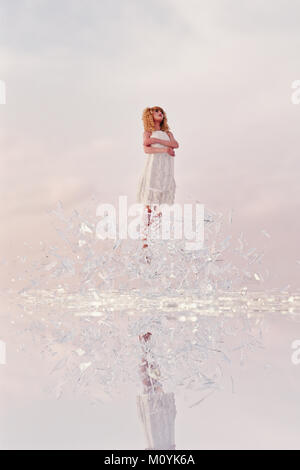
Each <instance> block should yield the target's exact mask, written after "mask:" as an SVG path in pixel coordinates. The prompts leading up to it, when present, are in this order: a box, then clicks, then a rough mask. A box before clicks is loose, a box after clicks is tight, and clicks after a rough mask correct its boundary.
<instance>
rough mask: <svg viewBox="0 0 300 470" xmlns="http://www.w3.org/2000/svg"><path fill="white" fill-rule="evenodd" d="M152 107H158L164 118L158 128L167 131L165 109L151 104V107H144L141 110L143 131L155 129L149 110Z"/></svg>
mask: <svg viewBox="0 0 300 470" xmlns="http://www.w3.org/2000/svg"><path fill="white" fill-rule="evenodd" d="M154 109H160V110H161V111H162V113H163V115H164V118H163V120H162V122H161V126H160V129H161V130H162V131H166V132H167V131H169V130H170V129H169V126H168V119H167V114H166V113H165V111H164V110H163V109H162V108H161V107H160V106H153V107H152V108H145V109H144V111H143V117H142V120H143V123H144V130H145V131H149V132H153V131H155V126H154V119H153V116H152V114H151V111H152V110H154Z"/></svg>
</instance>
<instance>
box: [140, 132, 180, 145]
mask: <svg viewBox="0 0 300 470" xmlns="http://www.w3.org/2000/svg"><path fill="white" fill-rule="evenodd" d="M151 134H152V132H149V131H145V132H144V145H146V146H148V145H151V144H161V145H164V146H166V147H171V148H173V147H174V144H173V143H172V141H171V140H165V139H158V138H157V137H151ZM169 138H170V137H169ZM175 146H176V145H175Z"/></svg>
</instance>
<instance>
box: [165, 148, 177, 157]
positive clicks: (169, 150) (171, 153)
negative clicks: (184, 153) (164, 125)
mask: <svg viewBox="0 0 300 470" xmlns="http://www.w3.org/2000/svg"><path fill="white" fill-rule="evenodd" d="M167 153H168V154H169V155H171V157H175V152H174V150H173V149H172V148H171V147H168V150H167Z"/></svg>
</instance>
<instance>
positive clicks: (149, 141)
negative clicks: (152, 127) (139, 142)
mask: <svg viewBox="0 0 300 470" xmlns="http://www.w3.org/2000/svg"><path fill="white" fill-rule="evenodd" d="M143 140H144V141H143V147H144V152H145V153H169V151H171V150H172V151H173V149H172V146H171V144H170V141H167V140H163V139H156V138H151V132H149V131H145V132H144V139H143ZM154 143H161V144H162V145H164V147H151V144H154ZM170 148H171V149H170ZM173 154H174V152H173V153H172V155H171V153H170V154H169V155H171V156H175V154H174V155H173Z"/></svg>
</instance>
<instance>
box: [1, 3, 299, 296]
mask: <svg viewBox="0 0 300 470" xmlns="http://www.w3.org/2000/svg"><path fill="white" fill-rule="evenodd" d="M299 21H300V2H299V1H297V0H251V1H250V0H249V1H244V2H241V1H239V0H209V1H208V0H206V1H199V0H186V1H183V0H164V1H157V0H150V1H149V0H148V1H147V2H146V1H144V0H115V1H111V0H85V1H83V0H51V1H50V0H14V1H13V2H11V1H9V0H0V79H1V80H4V81H5V83H6V91H7V98H6V100H7V102H6V105H0V154H1V155H0V158H1V160H0V161H1V180H0V184H1V188H0V191H1V194H0V195H1V199H0V210H1V220H2V224H1V225H2V228H1V247H2V250H3V253H2V254H1V257H2V258H3V256H4V255H5V257H9V256H10V257H13V256H16V255H21V254H22V253H23V250H24V245H23V243H24V240H26V241H31V242H32V243H33V244H34V243H38V242H39V241H40V240H44V239H45V237H46V236H49V233H47V234H46V228H45V227H46V224H47V215H46V211H47V210H49V209H51V208H52V207H54V206H55V204H56V202H57V201H58V200H61V201H62V202H63V204H64V206H65V207H66V208H69V209H72V208H78V207H79V206H81V207H84V204H85V202H86V201H87V200H88V199H89V198H90V197H91V195H96V198H97V200H98V202H117V199H118V196H119V195H128V199H129V203H130V202H135V194H136V187H137V179H138V176H139V174H140V173H141V171H142V168H143V165H144V161H145V155H144V153H143V149H142V133H143V126H142V120H141V117H142V111H143V109H144V108H145V107H146V106H154V105H159V106H162V107H163V108H164V109H165V110H166V112H167V115H168V121H169V124H170V129H171V130H172V132H173V133H174V135H175V138H176V139H177V140H178V142H179V144H180V148H179V149H178V150H177V151H176V157H175V158H176V160H175V172H176V175H175V176H176V183H177V194H176V201H177V202H189V201H190V200H191V199H197V200H199V201H201V202H202V203H203V204H205V206H206V207H207V208H210V209H212V210H217V211H219V210H221V211H224V212H225V211H227V210H228V211H229V210H230V209H232V210H233V211H234V219H233V222H234V224H235V229H236V230H237V232H243V233H244V234H245V236H246V238H247V239H248V240H249V243H250V245H251V246H256V247H261V248H263V249H265V251H266V255H265V263H266V267H267V268H268V269H269V270H270V276H271V277H270V279H269V281H268V283H269V285H272V286H281V287H284V286H286V285H289V284H290V285H291V286H293V287H297V286H299V283H298V279H299V273H300V264H299V263H297V261H300V248H299V243H298V238H299V232H300V222H299V209H300V192H299V183H298V181H299V171H300V161H299V120H300V105H295V104H292V102H291V95H292V92H293V90H292V88H291V87H292V83H293V82H294V81H295V80H299V79H300V55H299V50H300V31H299V24H300V23H299ZM262 229H265V230H266V231H267V232H268V233H269V234H270V235H271V238H269V239H266V237H264V236H263V235H262V232H261V230H262Z"/></svg>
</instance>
